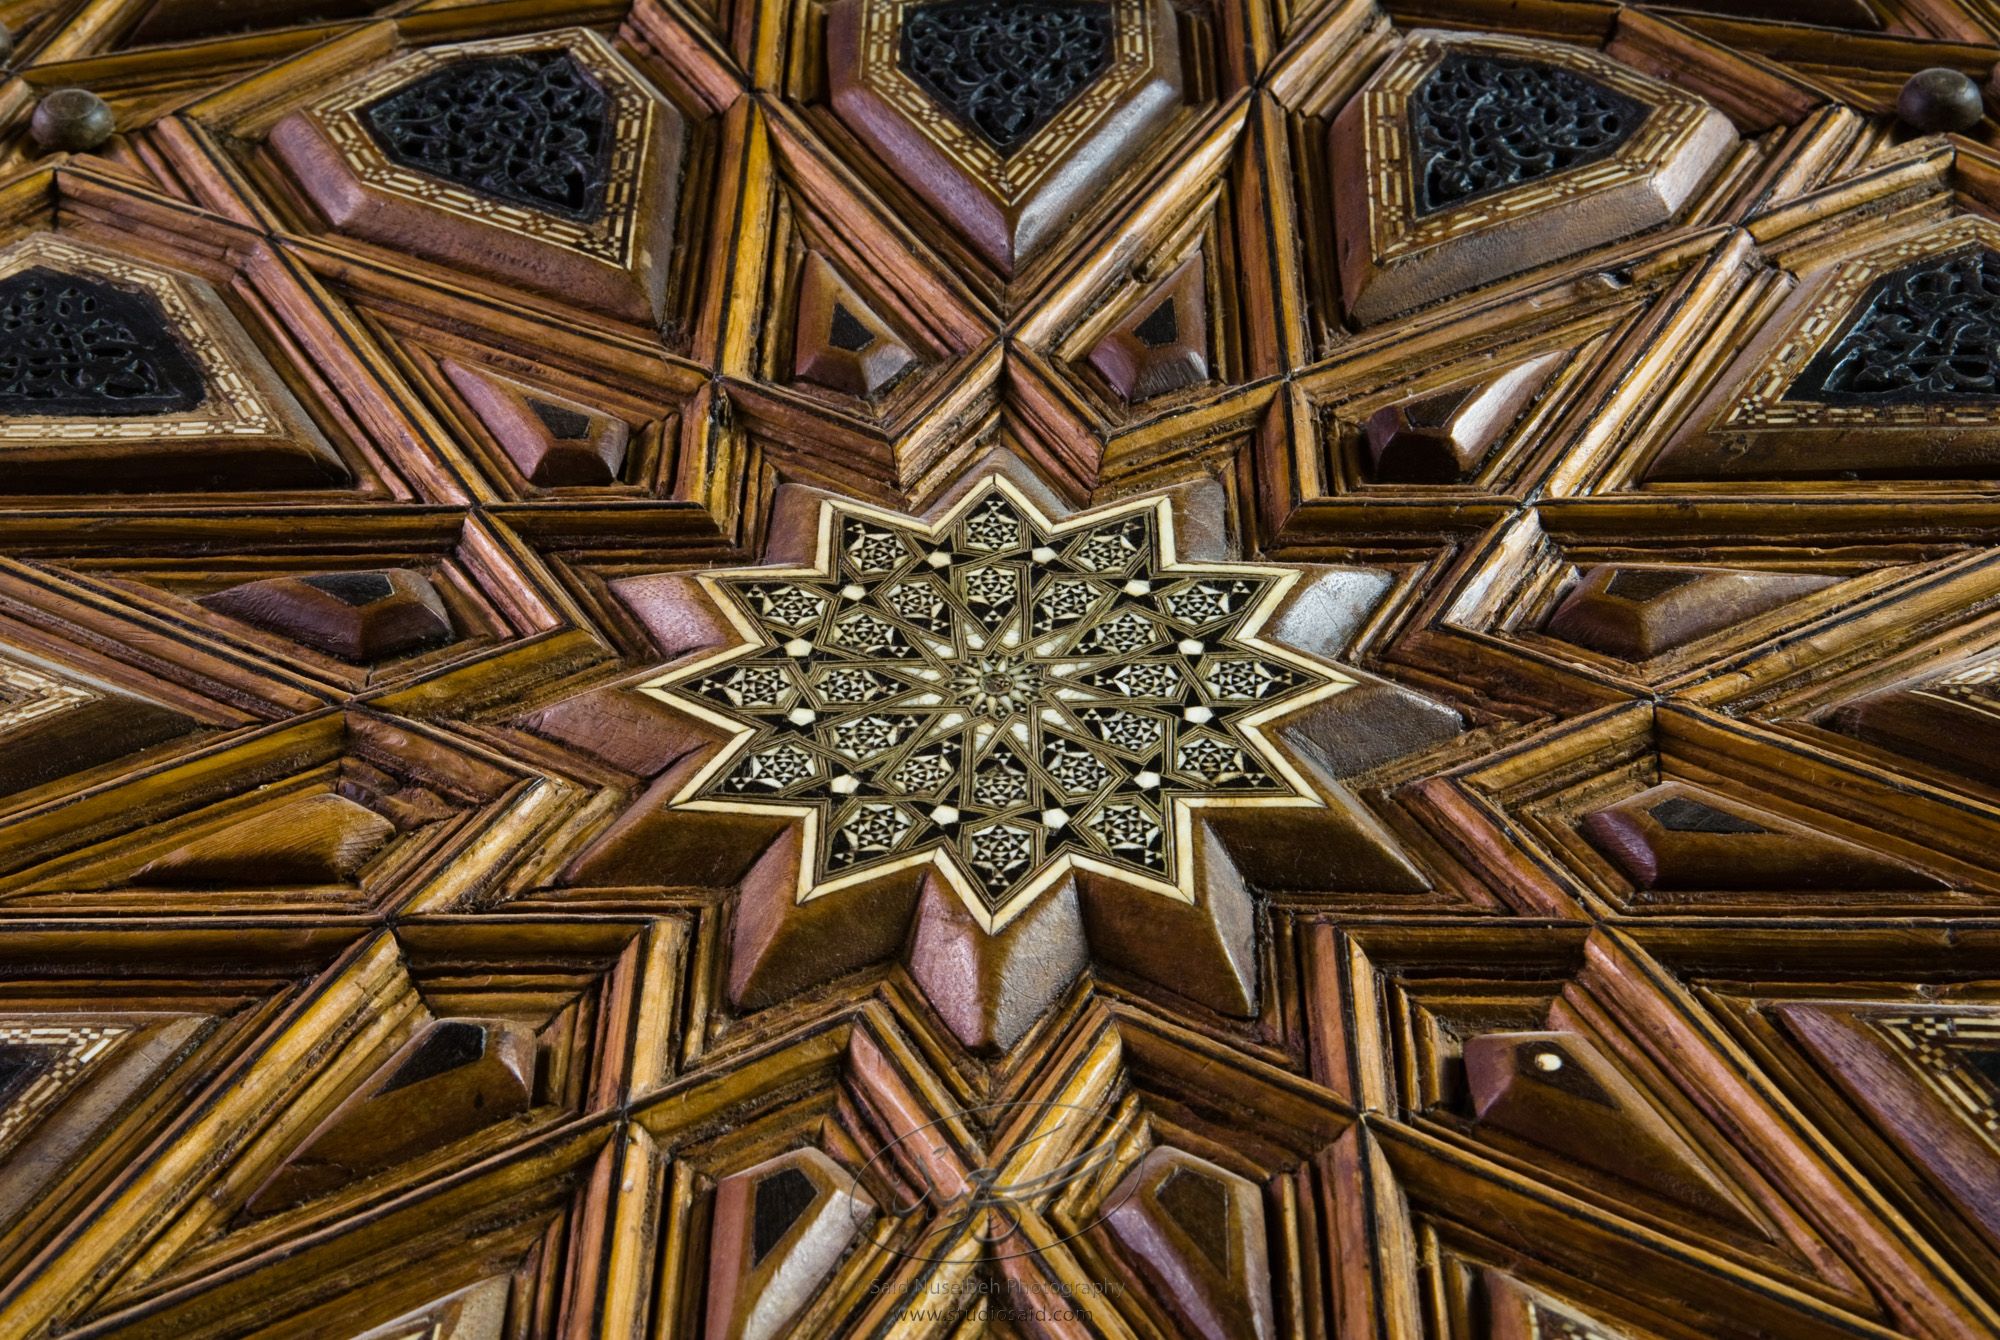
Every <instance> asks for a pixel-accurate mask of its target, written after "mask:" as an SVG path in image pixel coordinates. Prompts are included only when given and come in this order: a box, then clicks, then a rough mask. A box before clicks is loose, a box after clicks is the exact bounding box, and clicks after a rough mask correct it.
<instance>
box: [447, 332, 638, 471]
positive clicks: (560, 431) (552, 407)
mask: <svg viewBox="0 0 2000 1340" xmlns="http://www.w3.org/2000/svg"><path fill="white" fill-rule="evenodd" d="M441 366H442V367H443V369H444V374H445V376H446V377H447V378H449V379H450V381H451V384H452V386H453V388H454V389H456V390H457V392H458V393H459V395H461V396H463V397H464V398H465V403H466V404H467V405H469V406H471V408H472V412H473V413H474V414H477V415H478V416H479V421H480V422H481V423H483V424H484V425H486V431H487V432H489V433H491V434H493V440H494V441H495V442H498V443H499V444H500V449H501V450H502V451H505V452H506V453H507V458H508V459H509V460H511V461H513V462H514V468H515V469H517V470H519V471H520V472H521V474H522V476H523V477H524V478H525V479H526V480H527V481H528V482H529V483H530V484H535V485H538V486H539V487H542V488H590V487H593V486H602V485H605V484H615V483H617V482H618V472H619V470H620V469H621V468H623V466H624V464H625V450H626V447H627V446H628V445H629V444H630V442H631V439H632V427H631V425H630V424H628V423H626V422H625V421H624V420H623V419H620V418H616V417H614V416H612V415H609V414H606V413H604V412H602V411H601V410H595V409H592V408H591V407H590V406H588V405H586V404H584V403H583V402H581V401H579V400H572V399H570V398H569V397H567V396H561V395H557V394H555V393H554V392H552V391H548V390H544V389H542V388H540V387H535V386H529V385H528V384H527V383H525V382H519V381H515V380H514V379H513V378H511V377H503V376H501V375H500V374H499V373H497V372H493V371H490V370H488V369H485V368H472V367H468V366H466V365H465V364H463V363H460V362H458V361H457V360H455V359H449V358H448V359H445V360H444V362H443V363H442V365H441Z"/></svg>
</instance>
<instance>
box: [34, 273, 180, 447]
mask: <svg viewBox="0 0 2000 1340" xmlns="http://www.w3.org/2000/svg"><path fill="white" fill-rule="evenodd" d="M206 395H207V388H206V386H205V384H204V382H203V380H202V375H201V370H200V369H199V368H197V367H196V366H195V363H194V360H193V359H192V358H190V357H189V356H188V354H187V351H186V350H184V349H183V348H182V347H181V345H180V342H179V340H178V339H177V338H176V337H175V336H174V334H173V331H172V330H171V328H170V327H169V326H168V324H167V319H166V316H165V314H164V313H162V312H161V311H160V307H159V304H158V303H157V302H155V301H154V300H153V299H152V298H150V297H148V296H146V295H145V294H141V293H131V292H127V291H126V290H124V289H121V288H118V287H116V286H115V285H112V284H107V283H104V282H103V281H101V280H96V279H85V278H82V277H80V276H77V275H65V274H58V273H57V272H55V271H54V270H50V269H46V268H44V267H41V266H37V267H35V268H34V269H32V270H24V271H22V272H21V273H19V274H16V275H10V276H9V277H8V278H6V279H4V280H0V414H75V415H92V416H96V415H109V414H116V415H134V414H175V413H180V412H183V411H186V410H191V409H193V408H194V407H195V406H197V405H199V404H201V402H202V400H203V399H204V398H205V397H206Z"/></svg>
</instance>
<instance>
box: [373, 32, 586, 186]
mask: <svg viewBox="0 0 2000 1340" xmlns="http://www.w3.org/2000/svg"><path fill="white" fill-rule="evenodd" d="M361 119H362V122H363V124H365V125H366V126H367V127H368V129H369V132H370V133H371V134H372V135H373V136H374V137H375V141H376V143H378V144H379V145H380V146H381V147H382V152H383V153H385V154H387V155H388V157H389V158H390V160H391V161H392V162H395V163H398V164H400V165H402V166H403V167H407V168H412V169H414V170H416V171H418V172H422V173H426V174H428V175H430V176H433V177H441V178H443V179H444V180H446V181H449V182H452V183H455V184H456V185H459V186H463V187H465V188H466V189H467V190H470V191H475V192H477V193H479V194H480V195H485V196H491V197H493V198H495V199H498V200H505V201H509V202H511V203H513V204H517V205H527V206H530V207H531V208H534V209H541V210H547V211H549V212H550V213H553V214H559V215H562V216H563V217H565V218H571V219H577V220H581V221H585V222H588V221H590V220H593V219H595V218H597V217H598V216H599V215H600V214H601V213H603V210H604V191H605V184H606V181H607V179H608V177H609V173H610V159H611V103H610V99H609V98H608V97H607V96H606V95H605V92H604V90H603V89H602V88H601V87H599V85H598V83H597V81H596V80H595V79H593V78H592V77H591V76H590V74H589V73H588V72H587V71H586V70H585V69H584V68H583V67H582V66H581V65H579V64H577V62H576V58H575V57H573V56H571V55H570V54H569V53H567V52H562V51H556V52H543V53H537V54H535V55H528V56H501V57H487V58H482V59H478V60H462V61H455V62H453V63H452V64H450V65H447V66H445V67H444V68H443V69H441V70H437V71H435V72H433V73H431V74H428V75H425V76H424V77H423V78H422V79H419V80H417V81H416V82H414V83H412V84H410V85H408V86H407V87H404V88H400V89H398V90H396V91H395V92H394V93H391V94H390V95H388V96H387V97H385V98H382V99H381V100H379V101H377V102H374V103H371V104H370V105H369V106H368V107H366V108H365V109H363V111H362V114H361Z"/></svg>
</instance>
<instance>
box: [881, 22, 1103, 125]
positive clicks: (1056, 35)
mask: <svg viewBox="0 0 2000 1340" xmlns="http://www.w3.org/2000/svg"><path fill="white" fill-rule="evenodd" d="M1111 27H1112V23H1111V8H1110V6H1109V5H1104V4H1091V3H1086V2H1085V0H1026V2H1025V3H1003V2H1001V0H943V2H942V3H939V4H931V5H919V6H917V7H916V8H914V9H912V10H910V12H909V16H908V18H907V19H906V20H905V22H904V26H903V45H902V51H901V56H900V63H901V65H902V68H903V70H904V72H905V73H907V74H908V75H909V76H910V77H911V78H912V79H914V80H916V81H917V82H918V83H919V84H921V85H922V86H923V87H924V88H925V89H926V90H928V91H929V92H930V93H931V95H932V96H933V97H935V98H937V99H938V101H940V102H942V103H943V104H944V105H945V106H946V107H948V108H950V109H951V110H952V112H953V113H955V114H956V115H957V116H958V117H959V119H960V120H962V121H964V122H965V123H966V124H967V125H968V126H970V127H972V128H973V129H974V130H976V131H978V132H979V134H980V135H982V136H984V137H985V138H986V140H987V141H988V142H989V143H991V144H992V145H993V147H994V148H996V149H998V150H999V151H1000V152H1001V153H1002V154H1009V153H1012V152H1013V151H1014V150H1016V149H1018V148H1020V147H1021V146H1022V145H1024V144H1026V143H1027V142H1028V140H1029V139H1030V138H1032V137H1033V136H1034V134H1035V132H1036V131H1038V130H1040V129H1041V128H1042V127H1043V126H1046V125H1047V124H1048V123H1049V122H1050V121H1051V120H1053V119H1054V118H1055V115H1056V113H1058V112H1060V111H1061V110H1062V109H1063V108H1064V106H1066V105H1067V104H1068V103H1069V101H1070V99H1072V98H1074V97H1075V96H1076V95H1077V94H1078V93H1080V92H1082V91H1083V89H1084V88H1085V87H1087V86H1088V85H1089V84H1090V83H1091V82H1092V81H1093V80H1095V79H1096V78H1097V77H1098V76H1099V75H1101V74H1103V73H1104V71H1105V69H1106V68H1107V67H1108V66H1109V65H1110V63H1111Z"/></svg>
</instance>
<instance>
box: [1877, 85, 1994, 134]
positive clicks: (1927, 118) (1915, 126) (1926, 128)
mask: <svg viewBox="0 0 2000 1340" xmlns="http://www.w3.org/2000/svg"><path fill="white" fill-rule="evenodd" d="M1896 115H1897V116H1899V117H1901V118H1902V119H1903V124H1904V125H1906V126H1908V127H1909V128H1910V129H1912V130H1916V131H1920V132H1922V133H1923V134H1926V135H1935V134H1938V133H1939V132H1942V131H1957V132H1959V133H1961V134H1962V133H1964V132H1965V131H1968V130H1971V129H1972V128H1973V127H1974V126H1976V125H1978V124H1979V121H1980V118H1981V117H1983V116H1985V115H1986V104H1985V102H1984V101H1983V100H1982V99H1981V98H1980V96H1979V85H1978V84H1975V83H1974V82H1973V81H1972V78H1971V76H1970V75H1965V74H1960V73H1959V72H1958V71H1957V70H1945V69H1933V70H1919V71H1917V73H1915V74H1913V75H1911V76H1910V81H1909V82H1908V83H1906V84H1904V85H1903V91H1902V93H1901V94H1900V95H1899V96H1898V97H1897V99H1896Z"/></svg>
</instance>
